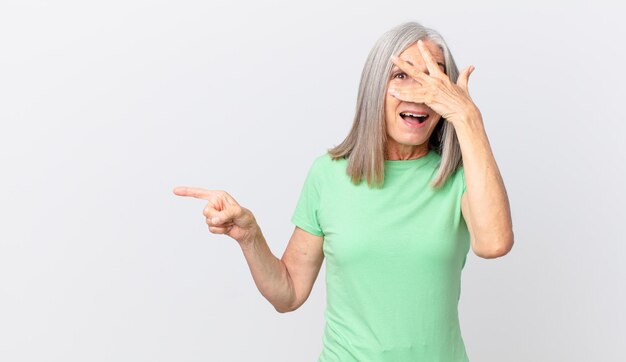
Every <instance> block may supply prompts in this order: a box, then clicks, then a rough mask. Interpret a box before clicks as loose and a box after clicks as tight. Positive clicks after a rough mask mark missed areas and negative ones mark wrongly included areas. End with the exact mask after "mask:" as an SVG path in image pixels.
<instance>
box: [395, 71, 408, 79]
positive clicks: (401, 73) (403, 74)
mask: <svg viewBox="0 0 626 362" xmlns="http://www.w3.org/2000/svg"><path fill="white" fill-rule="evenodd" d="M399 75H402V76H403V78H400V79H405V78H406V74H405V73H403V72H398V73H395V74H394V75H393V78H397V77H398V76H399Z"/></svg>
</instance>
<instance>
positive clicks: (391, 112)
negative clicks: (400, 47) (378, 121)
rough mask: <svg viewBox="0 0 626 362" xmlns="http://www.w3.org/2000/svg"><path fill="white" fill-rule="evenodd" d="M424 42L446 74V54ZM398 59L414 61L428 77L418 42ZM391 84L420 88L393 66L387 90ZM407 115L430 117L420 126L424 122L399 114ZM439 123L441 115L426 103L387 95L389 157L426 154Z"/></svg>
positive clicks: (414, 81)
mask: <svg viewBox="0 0 626 362" xmlns="http://www.w3.org/2000/svg"><path fill="white" fill-rule="evenodd" d="M422 40H423V41H424V44H425V45H426V47H427V48H428V49H429V50H430V53H431V54H432V56H433V58H434V59H435V61H436V62H437V64H439V68H440V69H441V70H442V71H443V72H445V66H444V64H445V63H444V57H443V52H442V51H441V50H440V49H439V46H437V45H436V44H435V43H433V42H431V41H429V40H428V39H422ZM399 58H400V59H404V60H406V61H409V62H411V63H412V64H413V66H415V67H417V69H419V70H420V71H422V72H424V73H426V74H429V73H428V68H427V67H426V62H425V61H424V59H423V58H422V55H421V53H420V51H419V49H418V48H417V43H415V44H413V45H411V46H410V47H408V48H407V49H405V50H404V51H403V52H402V53H400V56H399ZM392 64H393V63H392ZM390 85H396V86H400V85H402V86H411V85H413V86H418V85H419V83H417V81H416V80H414V79H413V78H410V77H409V76H408V75H407V74H406V73H404V72H403V71H402V70H401V69H400V68H398V67H397V66H396V65H395V64H393V68H392V69H391V77H390V79H389V81H388V83H387V88H389V86H390ZM404 112H409V113H413V114H415V113H417V114H422V115H427V116H428V117H427V118H426V120H425V121H423V122H421V123H420V121H421V120H420V121H418V120H416V119H415V118H411V117H406V116H405V117H404V118H403V117H402V116H401V115H400V114H401V113H404ZM440 120H441V116H440V115H439V114H437V113H436V112H435V111H433V110H432V109H431V108H430V107H428V106H427V105H426V104H424V103H413V102H405V101H402V100H400V99H398V98H396V97H394V96H392V95H391V94H390V93H388V92H385V123H386V125H387V136H388V137H387V149H388V156H391V158H400V157H402V158H411V156H412V155H415V156H418V155H423V154H425V153H426V152H427V150H428V139H429V138H430V135H431V134H432V133H433V131H434V129H435V127H436V126H437V124H438V123H439V121H440ZM444 122H445V121H444Z"/></svg>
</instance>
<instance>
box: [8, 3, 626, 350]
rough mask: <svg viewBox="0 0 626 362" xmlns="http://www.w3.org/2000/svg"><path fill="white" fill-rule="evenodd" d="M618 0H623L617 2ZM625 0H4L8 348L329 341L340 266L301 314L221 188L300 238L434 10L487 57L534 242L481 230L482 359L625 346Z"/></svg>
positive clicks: (495, 122) (490, 122) (474, 286)
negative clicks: (361, 102)
mask: <svg viewBox="0 0 626 362" xmlns="http://www.w3.org/2000/svg"><path fill="white" fill-rule="evenodd" d="M615 3H617V2H615ZM623 15H624V8H621V7H619V5H609V3H606V4H596V5H585V4H584V3H583V2H576V1H574V2H572V1H567V2H566V1H562V2H547V1H536V2H524V4H523V5H522V4H518V5H502V4H499V3H496V2H495V1H494V2H493V3H492V2H488V1H482V2H474V3H472V4H466V3H462V2H458V3H454V2H446V1H438V2H435V1H430V2H425V1H424V2H419V1H394V2H387V1H384V2H383V1H381V2H373V1H372V2H363V1H352V2H330V1H329V2H320V1H316V2H307V3H297V2H295V1H284V2H277V1H276V2H257V1H246V2H243V1H238V2H226V1H223V2H222V1H219V2H217V1H214V2H206V1H138V0H126V1H107V2H104V1H102V2H93V1H91V2H87V1H39V2H30V1H7V0H4V1H3V2H2V3H1V5H0V122H1V125H2V128H1V130H0V166H1V177H0V223H1V226H0V360H2V361H314V360H316V359H317V356H318V355H319V352H320V350H321V346H322V345H321V338H322V331H323V323H324V321H323V312H324V307H325V304H324V303H325V287H324V277H325V273H324V267H323V268H322V271H321V272H320V275H319V277H318V281H317V283H316V284H315V286H314V289H313V292H312V294H311V296H310V298H309V300H308V301H307V302H306V303H305V304H304V305H303V306H302V307H301V308H300V309H298V310H297V311H295V312H293V313H287V314H279V313H277V312H276V311H275V310H274V308H273V307H272V306H271V305H270V304H269V303H268V302H267V301H266V300H265V299H264V298H263V297H262V296H261V294H260V293H259V292H258V290H257V289H256V286H255V284H254V282H253V280H252V278H251V275H250V272H249V269H248V267H247V264H246V262H245V259H244V258H243V254H242V252H241V250H240V248H239V247H238V245H237V243H236V242H235V241H234V240H232V239H230V238H228V237H226V236H223V235H214V234H211V233H210V232H209V231H208V229H207V227H206V224H205V220H204V217H203V215H202V209H203V207H204V205H205V203H204V202H203V201H202V200H197V199H191V198H181V197H178V196H175V195H174V194H173V193H172V189H173V187H175V186H177V185H189V186H198V187H205V188H209V189H223V190H227V191H228V192H229V193H230V194H231V195H233V196H234V197H235V198H236V199H237V200H238V201H239V202H240V203H241V204H242V205H244V206H245V207H247V208H249V209H250V210H252V212H253V213H254V214H255V216H256V218H257V220H258V222H259V224H260V225H261V228H262V230H263V233H264V235H265V236H266V238H267V240H268V243H269V245H270V247H271V249H272V251H273V252H274V254H275V255H277V256H279V257H280V256H282V253H283V251H284V249H285V246H286V244H287V241H288V238H289V237H290V236H291V233H292V231H293V228H294V226H293V225H292V224H291V223H290V217H291V215H292V212H293V210H294V208H295V204H296V201H297V197H298V195H299V192H300V188H301V186H302V183H303V181H304V177H305V175H306V171H307V170H308V168H309V166H310V164H311V162H312V160H313V159H314V157H316V156H318V155H321V154H322V153H324V152H325V150H326V149H327V148H329V147H331V146H333V145H336V144H338V143H339V142H341V140H342V139H343V137H345V135H346V134H347V132H348V130H349V129H350V126H351V124H352V118H353V115H354V110H355V104H356V94H357V87H358V82H359V79H360V74H361V70H362V67H363V65H364V62H365V58H366V56H367V54H368V52H369V51H370V49H371V47H372V46H373V44H374V42H375V41H376V39H378V37H379V36H380V35H382V33H383V32H385V31H387V30H389V29H390V28H391V27H393V26H396V25H398V24H400V23H402V22H405V21H418V22H420V23H422V24H423V25H425V26H428V27H432V28H434V29H437V30H438V31H440V32H441V33H442V35H443V36H444V38H445V39H446V41H447V42H448V45H449V46H450V48H451V51H452V53H453V55H454V57H455V59H456V61H457V64H458V66H459V69H463V68H464V67H465V66H467V65H469V64H472V65H474V66H475V67H476V70H475V71H474V73H473V74H472V76H471V77H470V82H469V87H470V93H471V94H472V98H473V99H474V101H475V102H476V104H477V105H478V107H479V108H480V109H481V111H482V114H483V118H484V122H485V127H486V130H487V133H488V136H489V139H490V142H491V146H492V148H493V151H494V154H495V156H496V160H497V161H498V165H499V167H500V170H501V173H502V175H503V177H504V180H505V184H506V186H507V190H508V193H509V198H510V202H511V207H512V214H513V222H514V232H515V246H514V248H513V250H512V251H511V252H510V253H509V254H508V255H506V256H505V257H503V258H499V259H494V260H486V259H481V258H479V257H477V256H476V255H474V254H473V253H472V251H471V250H470V255H469V256H468V260H467V264H466V266H465V269H464V270H463V285H462V294H461V301H460V304H459V313H460V318H461V329H462V332H463V337H464V340H465V343H466V348H467V352H468V355H469V357H470V359H471V360H472V361H520V362H522V361H524V362H526V361H618V360H623V358H624V352H623V342H624V340H626V334H625V332H624V328H623V326H624V325H625V324H626V316H625V313H624V306H625V305H626V290H625V288H624V286H625V284H624V280H625V279H626V268H625V267H624V260H625V259H624V254H625V252H626V238H625V237H624V233H623V231H622V230H623V229H622V227H623V223H624V216H626V215H625V214H626V213H625V211H624V205H625V204H626V192H625V191H624V185H625V184H626V177H625V176H624V163H625V162H624V161H625V159H626V157H625V156H626V150H625V146H624V143H623V137H624V135H625V134H626V126H625V125H624V121H625V118H626V117H624V116H625V112H624V108H623V99H624V96H625V95H626V92H624V84H625V80H626V79H625V76H624V71H623V65H624V64H625V63H626V59H625V58H626V51H625V49H624V46H623V38H624V35H626V34H625V32H624V27H623V24H622V22H623Z"/></svg>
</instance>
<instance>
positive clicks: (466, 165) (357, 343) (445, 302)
mask: <svg viewBox="0 0 626 362" xmlns="http://www.w3.org/2000/svg"><path fill="white" fill-rule="evenodd" d="M472 70H473V67H468V68H466V69H464V70H463V71H462V72H461V73H460V74H459V73H458V70H457V67H456V65H455V63H454V59H453V57H452V54H451V53H450V51H449V49H448V47H447V45H446V43H445V41H444V40H443V38H442V37H441V35H439V33H438V32H436V31H435V30H432V29H429V28H425V27H423V26H421V25H420V24H418V23H415V22H409V23H405V24H401V25H400V26H397V27H395V28H393V29H391V30H390V31H388V32H387V33H385V34H384V35H383V36H382V37H381V38H380V39H379V40H378V42H377V43H376V44H375V46H374V48H373V49H372V50H371V52H370V54H369V56H368V59H367V61H366V64H365V67H364V69H363V73H362V75H361V84H360V87H359V94H358V101H357V112H356V115H355V119H354V123H353V126H352V129H351V131H350V133H349V134H348V136H347V137H346V139H345V140H344V141H343V142H342V143H341V144H339V145H338V146H336V147H334V148H332V149H330V150H329V151H328V152H327V153H325V154H323V155H320V156H319V157H317V158H316V159H315V160H314V162H313V164H312V166H311V167H310V169H309V172H308V175H307V177H306V180H305V182H304V186H303V188H302V192H301V194H300V197H299V200H298V203H297V206H296V209H295V212H294V214H293V217H292V222H293V223H294V224H295V225H296V227H295V228H294V232H293V235H292V236H291V239H290V240H289V244H288V245H287V248H286V250H285V253H284V255H283V257H282V259H278V258H276V257H275V256H274V255H273V254H272V252H271V251H270V249H269V247H268V245H267V243H266V241H265V239H264V237H263V235H262V233H261V229H260V228H259V226H258V225H257V223H256V220H255V218H254V215H253V214H252V212H251V211H250V210H248V209H246V208H244V207H242V206H241V205H239V204H238V203H237V201H235V199H234V198H233V197H232V196H230V195H229V194H228V193H227V192H225V191H213V190H204V189H197V188H188V187H179V188H176V189H174V193H175V194H176V195H180V196H194V197H199V198H203V199H206V200H208V201H209V202H208V204H207V206H206V207H205V209H204V215H205V217H206V221H207V224H208V225H209V230H210V231H211V232H213V233H219V234H226V235H229V236H230V237H232V238H234V239H235V240H237V241H238V242H239V244H240V246H241V248H242V250H243V252H244V255H245V258H246V260H247V262H248V265H249V266H250V271H251V272H252V276H253V278H254V281H255V283H256V285H257V287H258V288H259V291H260V292H261V293H262V294H263V296H264V297H265V298H267V300H268V301H269V302H270V303H272V305H273V306H274V307H275V308H276V310H277V311H279V312H289V311H294V310H296V309H297V308H298V307H300V306H301V305H302V304H303V303H304V302H305V301H306V299H307V298H308V296H309V294H310V292H311V289H312V287H313V284H314V282H315V280H316V278H317V275H318V273H319V270H320V267H321V264H322V261H323V260H324V258H326V263H327V264H326V283H327V284H326V286H327V308H326V313H325V317H326V326H325V330H324V336H323V342H324V343H323V344H324V348H323V350H322V352H321V355H320V357H319V360H320V361H342V362H345V361H446V362H451V361H468V357H467V354H466V351H465V346H464V343H463V339H462V336H461V331H460V328H459V320H458V313H457V312H458V311H457V305H458V300H459V298H460V282H461V270H462V269H463V267H464V265H465V260H466V257H467V253H468V251H469V248H470V244H471V247H472V249H473V251H474V253H475V254H476V255H478V256H480V257H483V258H495V257H499V256H503V255H505V254H506V253H508V251H509V250H510V249H511V247H512V245H513V231H512V222H511V216H510V210H509V204H508V198H507V194H506V190H505V187H504V184H503V182H502V178H501V176H500V173H499V171H498V167H497V165H496V162H495V159H494V156H493V154H492V152H491V149H490V146H489V142H488V139H487V135H486V133H485V130H484V127H483V123H482V118H481V113H480V111H479V110H478V108H477V107H476V105H475V104H474V103H473V102H472V100H471V98H470V96H469V93H468V79H469V75H470V74H471V72H472ZM364 180H366V181H367V182H362V181H364Z"/></svg>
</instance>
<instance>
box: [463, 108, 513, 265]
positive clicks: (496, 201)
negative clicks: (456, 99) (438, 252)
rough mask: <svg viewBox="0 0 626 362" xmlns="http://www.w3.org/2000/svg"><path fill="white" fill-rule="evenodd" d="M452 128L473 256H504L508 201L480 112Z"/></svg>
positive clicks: (509, 229) (509, 242) (509, 239)
mask: <svg viewBox="0 0 626 362" xmlns="http://www.w3.org/2000/svg"><path fill="white" fill-rule="evenodd" d="M467 115H468V116H467V117H466V119H465V121H464V122H457V123H456V124H455V125H454V126H455V129H456V132H457V136H458V139H459V144H460V146H461V153H462V155H463V169H464V172H465V184H466V192H465V193H464V194H463V196H462V197H461V208H462V212H463V217H464V219H465V221H466V223H467V226H468V229H469V231H470V235H471V240H472V249H473V251H474V253H475V254H476V255H478V256H480V257H483V258H497V257H500V256H503V255H506V254H507V253H508V252H509V251H510V250H511V248H512V247H513V226H512V220H511V210H510V206H509V199H508V196H507V193H506V188H505V187H504V182H503V181H502V176H501V175H500V171H499V170H498V165H497V164H496V161H495V159H494V156H493V153H492V151H491V146H490V145H489V140H488V139H487V134H486V133H485V129H484V125H483V120H482V116H481V114H480V111H479V110H478V109H477V108H475V111H473V112H469V113H467Z"/></svg>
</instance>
